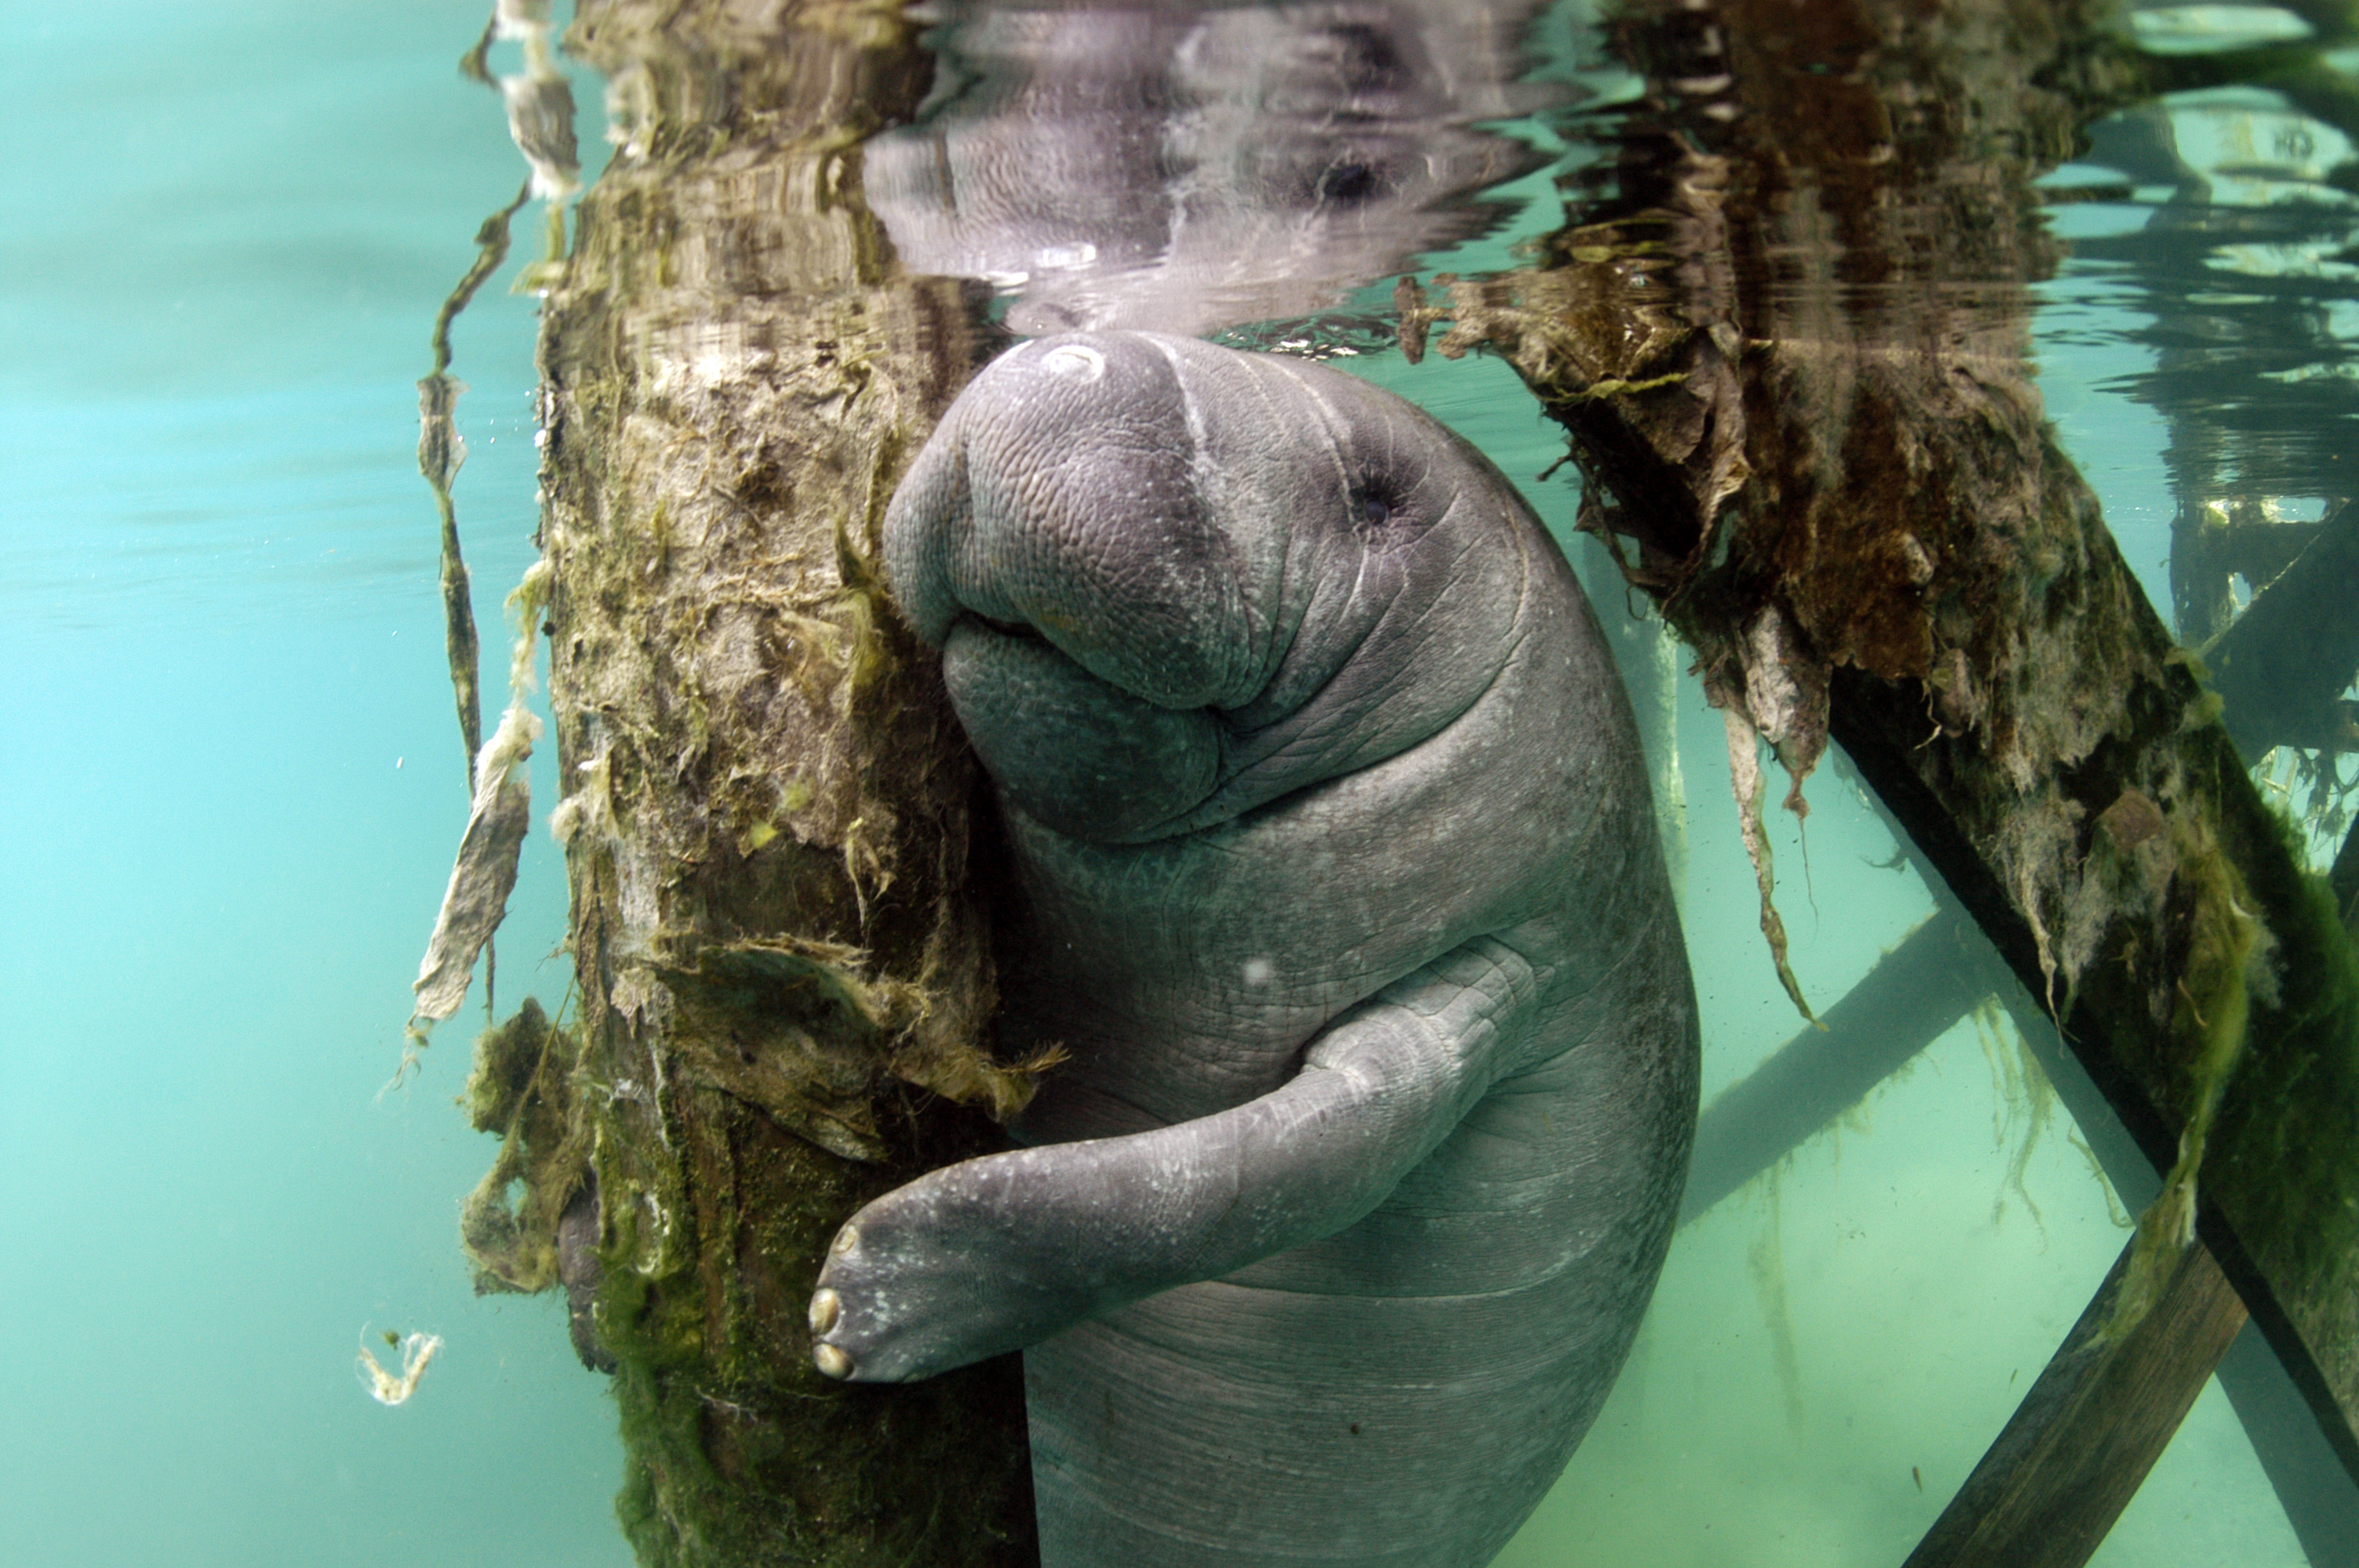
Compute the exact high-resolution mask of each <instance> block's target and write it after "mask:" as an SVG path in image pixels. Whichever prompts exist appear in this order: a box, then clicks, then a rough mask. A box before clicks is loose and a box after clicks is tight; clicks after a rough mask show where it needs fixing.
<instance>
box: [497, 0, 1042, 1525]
mask: <svg viewBox="0 0 2359 1568" xmlns="http://www.w3.org/2000/svg"><path fill="white" fill-rule="evenodd" d="M567 47H568V49H570V51H571V53H572V54H573V55H574V56H575V57H576V58H578V59H582V60H584V61H586V62H588V63H589V64H590V65H592V66H593V67H595V68H596V69H597V70H599V71H601V72H602V73H603V76H604V78H605V80H606V82H607V90H608V95H609V111H610V115H611V117H612V121H613V124H614V135H615V136H616V138H617V147H616V150H615V152H614V157H613V161H612V163H611V165H610V166H609V168H607V170H606V172H605V173H604V174H603V176H602V177H601V178H600V179H599V180H598V182H597V184H596V186H595V187H594V188H593V189H591V190H590V191H589V192H588V193H587V194H586V195H585V197H584V198H583V200H582V205H581V209H580V220H579V232H578V234H577V238H576V243H575V245H574V248H573V251H572V254H571V257H570V259H569V260H568V261H567V263H566V265H564V267H563V268H562V270H561V272H558V273H556V274H554V275H553V276H551V278H550V279H549V281H550V283H551V285H552V287H551V292H550V293H549V299H548V307H547V312H546V317H545V325H544V330H543V334H542V340H541V347H540V361H541V367H540V368H541V375H542V385H541V398H542V407H541V415H542V424H543V427H544V430H545V441H546V450H545V454H544V462H543V469H542V485H543V489H544V498H545V516H544V527H543V538H542V544H543V546H544V552H545V557H546V560H547V562H548V568H549V575H548V579H547V582H548V588H547V597H546V610H545V612H544V613H545V622H546V625H545V630H546V631H547V633H548V635H549V647H550V667H549V696H550V705H551V709H552V713H553V716H554V719H555V728H556V739H557V746H558V752H559V757H560V766H561V768H562V780H563V783H562V786H561V787H562V790H563V798H562V799H561V800H560V803H559V804H558V806H557V807H556V810H555V813H554V816H553V817H552V826H553V827H555V829H556V830H557V832H558V834H559V836H560V838H562V839H563V841H564V843H565V846H566V857H567V869H568V874H569V877H570V880H571V896H572V908H571V949H572V956H573V958H574V961H575V965H576V968H577V972H578V990H577V993H576V996H575V998H574V1000H573V1003H572V1005H571V1008H570V1009H569V1010H567V1011H565V1012H563V1013H561V1014H560V1018H559V1019H558V1020H557V1025H556V1027H555V1028H554V1029H551V1028H549V1026H548V1025H547V1023H546V1022H545V1021H540V1020H537V1019H535V1018H532V1017H529V1016H527V1017H523V1018H519V1019H518V1020H517V1021H516V1023H515V1024H512V1025H510V1026H508V1027H507V1028H506V1029H504V1030H502V1031H496V1032H495V1033H494V1035H492V1036H490V1037H488V1038H487V1040H486V1042H485V1045H484V1051H483V1054H482V1056H481V1058H480V1059H479V1064H478V1070H477V1075H476V1079H475V1082H474V1084H473V1086H471V1090H472V1092H473V1096H474V1104H475V1109H476V1111H477V1117H478V1121H479V1124H482V1125H489V1126H493V1127H502V1128H509V1129H514V1130H516V1136H515V1137H512V1138H511V1144H512V1146H513V1147H514V1149H515V1150H516V1153H515V1154H514V1156H513V1158H512V1159H509V1161H508V1164H509V1166H510V1170H509V1171H508V1173H509V1174H514V1175H516V1176H519V1177H521V1178H522V1179H523V1180H524V1181H525V1182H526V1184H527V1190H526V1195H525V1198H524V1200H523V1202H522V1203H521V1204H520V1205H519V1206H517V1207H516V1210H515V1212H514V1213H513V1214H511V1213H510V1212H509V1210H508V1209H507V1208H506V1206H505V1205H498V1206H489V1205H484V1204H478V1205H476V1206H473V1207H472V1208H471V1213H473V1214H476V1215H478V1216H479V1217H480V1218H481V1221H482V1222H481V1223H480V1224H478V1225H477V1226H476V1227H474V1232H473V1233H471V1236H470V1243H471V1249H473V1250H474V1251H475V1253H476V1255H477V1261H478V1265H479V1267H483V1268H485V1269H487V1270H488V1271H491V1272H493V1273H495V1274H501V1273H502V1272H503V1271H505V1277H506V1282H507V1283H510V1284H512V1285H516V1286H522V1287H525V1288H535V1287H540V1286H545V1285H548V1284H549V1283H551V1282H553V1281H554V1280H555V1279H556V1278H557V1277H559V1276H561V1277H562V1279H563V1281H564V1283H565V1284H566V1285H567V1287H568V1290H569V1292H570V1293H571V1295H572V1297H573V1298H574V1301H575V1303H576V1305H577V1308H578V1327H579V1329H580V1330H581V1333H580V1335H579V1342H580V1343H581V1344H582V1347H583V1349H584V1353H585V1357H588V1358H592V1359H598V1360H603V1361H605V1362H606V1363H607V1364H609V1365H611V1366H612V1368H613V1369H614V1395H615V1400H616V1402H617V1404H618V1406H619V1409H620V1412H621V1423H622V1431H623V1437H624V1441H625V1450H626V1461H625V1462H626V1474H625V1483H624V1487H623V1489H622V1494H621V1496H620V1498H619V1499H618V1503H617V1507H618V1509H619V1511H620V1514H621V1517H622V1520H623V1524H624V1528H625V1530H626V1532H627V1533H628V1535H629V1537H630V1539H631V1541H632V1543H633V1545H634V1546H635V1548H636V1551H637V1552H638V1554H639V1560H640V1561H641V1562H642V1563H648V1564H658V1563H662V1564H675V1563H677V1564H730V1565H739V1564H757V1563H758V1564H773V1563H778V1564H785V1563H810V1564H829V1565H839V1564H840V1565H845V1568H852V1565H863V1568H864V1565H870V1564H875V1565H879V1568H881V1565H884V1564H888V1563H889V1564H907V1563H926V1564H929V1565H943V1568H951V1565H962V1564H1018V1563H1029V1562H1033V1561H1035V1560H1037V1553H1036V1552H1035V1550H1034V1548H1033V1546H1032V1544H1031V1540H1030V1530H1031V1525H1030V1501H1029V1472H1028V1462H1027V1454H1026V1450H1025V1443H1024V1427H1023V1420H1024V1417H1023V1407H1022V1393H1021V1388H1020V1379H1019V1377H1018V1375H1017V1371H1016V1367H1015V1364H1014V1362H1013V1359H1012V1358H1008V1359H1005V1360H1002V1361H1000V1362H995V1363H992V1364H988V1365H985V1366H983V1367H979V1368H971V1369H969V1370H967V1371H965V1372H962V1373H957V1374H953V1375H951V1376H950V1377H947V1378H943V1379H936V1380H934V1381H932V1382H929V1383H926V1384H923V1385H920V1386H917V1387H914V1388H910V1389H908V1390H889V1389H886V1390H880V1389H871V1388H854V1387H845V1386H843V1385H839V1384H833V1383H831V1382H828V1381H826V1380H825V1379H821V1378H820V1377H819V1376H818V1375H817V1374H816V1373H815V1372H814V1371H813V1370H812V1368H811V1365H810V1338H809V1332H808V1328H807V1325H806V1324H805V1321H804V1317H805V1304H806V1303H807V1301H808V1299H809V1296H810V1288H811V1283H812V1280H813V1278H814V1276H815V1274H816V1271H817V1269H818V1265H819V1261H820V1258H821V1252H822V1249H824V1247H825V1246H826V1244H827V1241H828V1238H830V1237H831V1235H832V1233H833V1231H834V1229H835V1227H836V1226H837V1225H838V1224H839V1223H840V1222H841V1221H842V1220H843V1218H844V1217H846V1216H847V1215H848V1214H849V1213H850V1212H851V1211H852V1209H853V1207H855V1206H857V1205H859V1204H860V1203H862V1202H863V1201H864V1200H865V1199H867V1198H868V1197H870V1196H873V1195H875V1194H876V1193H878V1192H881V1191H883V1190H885V1189H886V1188H887V1187H889V1186H892V1185H894V1184H897V1183H899V1182H902V1181H905V1180H907V1179H908V1177H909V1176H910V1175H911V1174H913V1173H915V1172H917V1171H918V1170H919V1169H921V1168H924V1167H927V1166H930V1165H933V1164H938V1163H941V1162H945V1161H947V1160H950V1159H954V1158H959V1157H962V1156H964V1155H966V1154H968V1153H972V1152H979V1151H980V1150H982V1149H984V1148H986V1147H989V1146H991V1145H992V1142H993V1140H994V1137H995V1134H994V1131H993V1124H992V1121H991V1119H990V1115H989V1114H988V1113H992V1112H998V1113H1004V1112H1006V1110H1007V1109H1009V1108H1011V1107H1012V1106H1014V1105H1015V1104H1016V1103H1019V1102H1020V1100H1021V1098H1022V1097H1023V1095H1024V1093H1025V1090H1026V1085H1027V1078H1026V1076H1025V1075H1024V1074H1023V1073H1022V1072H1020V1071H1015V1070H1009V1069H1006V1068H1003V1067H1002V1066H1001V1065H997V1064H995V1062H994V1061H993V1060H992V1059H991V1058H990V1056H989V1054H988V1050H987V1046H988V1041H987V1038H986V1035H985V1031H986V1028H987V1019H988V1015H989V1012H990V1009H991V1006H992V1002H993V996H994V992H993V986H992V969H991V963H990V958H989V944H988V933H987V931H986V929H985V927H984V924H983V920H982V918H981V916H980V915H979V914H978V907H977V905H976V903H975V902H974V901H973V899H972V898H971V897H970V895H969V891H968V888H967V860H968V850H969V834H970V827H971V824H970V810H971V806H972V803H973V798H974V785H975V774H974V773H973V769H972V766H971V764H970V762H969V761H968V757H967V753H966V752H965V749H964V746H963V742H962V740H961V738H960V736H959V733H958V731H957V729H956V727H955V724H954V722H953V720H952V719H951V715H950V712H949V709H948V707H947V704H946V702H945V700H944V699H943V697H942V695H941V693H940V690H939V687H938V684H937V680H938V677H937V676H936V674H935V671H934V669H933V667H932V665H930V664H929V662H928V661H927V660H926V659H925V658H923V657H922V656H921V654H920V651H919V649H918V648H917V647H916V646H915V644H914V643H913V642H912V641H911V640H910V639H909V638H908V635H907V634H906V633H904V632H903V631H902V629H901V628H900V626H899V623H898V622H897V620H896V618H895V615H894V612H893V611H892V610H891V608H890V607H889V605H888V604H887V602H886V600H885V598H884V596H883V587H882V584H881V583H880V581H879V579H878V576H877V547H878V528H879V524H880V521H881V518H882V515H883V513H884V509H885V504H886V500H887V498H888V497H889V496H890V495H891V493H892V491H893V487H894V483H895V481H896V480H897V477H898V475H899V474H900V472H901V470H902V469H903V467H904V466H905V465H906V463H907V461H908V459H909V457H910V456H911V455H912V454H913V453H914V452H915V450H916V449H917V447H918V445H919V443H920V442H921V441H922V440H923V439H924V438H925V436H926V434H927V432H928V430H929V428H930V427H931V424H932V421H933V420H934V418H935V416H937V415H938V414H939V413H940V410H941V409H942V407H943V406H945V405H946V404H947V403H948V401H949V399H950V398H951V395H953V394H954V393H955V392H956V390H957V388H958V385H959V384H960V383H961V381H962V378H963V376H964V375H965V373H966V372H967V368H968V367H967V355H968V352H969V347H968V343H967V339H966V333H965V330H964V327H963V325H962V322H963V312H962V308H961V303H960V300H959V297H958V296H957V293H956V291H955V287H953V286H948V285H943V284H940V283H939V282H920V281H917V280H913V279H911V278H908V277H907V276H903V275H901V274H900V272H899V271H898V269H897V266H896V265H895V262H894V259H893V255H892V253H891V250H890V247H889V245H888V244H887V243H886V239H885V237H884V233H883V231H882V229H881V227H880V226H879V225H878V223H877V222H875V219H874V218H873V217H872V216H871V214H870V213H869V212H868V211H867V209H866V208H865V206H864V203H863V200H862V197H861V151H860V146H859V142H860V138H861V137H862V136H863V135H865V134H867V133H869V132H871V131H873V130H875V129H876V128H877V127H878V126H879V125H880V124H886V123H890V122H891V121H892V120H893V119H895V118H897V117H904V116H906V115H908V114H909V113H910V112H911V111H912V110H913V109H914V108H915V106H916V105H917V103H919V100H920V99H921V98H922V96H923V95H924V93H925V92H926V90H927V88H928V86H929V81H930V62H929V59H928V58H927V57H926V55H925V54H924V53H923V52H922V51H921V50H920V49H919V48H918V45H917V41H916V34H915V30H914V26H913V24H911V23H910V22H908V20H906V19H905V18H904V17H903V16H902V15H901V10H900V7H899V6H897V5H885V4H851V3H820V0H810V3H804V4H794V3H776V0H774V3H769V4H763V3H751V4H749V3H745V0H687V3H685V4H682V3H680V0H664V3H662V4H648V3H640V0H582V4H581V5H580V7H579V12H578V15H577V17H576V21H575V23H574V26H573V28H572V30H571V34H570V35H569V37H568V38H567ZM536 1130H538V1131H537V1132H536ZM495 1174H497V1173H495ZM502 1185H505V1183H503V1184H502Z"/></svg>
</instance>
